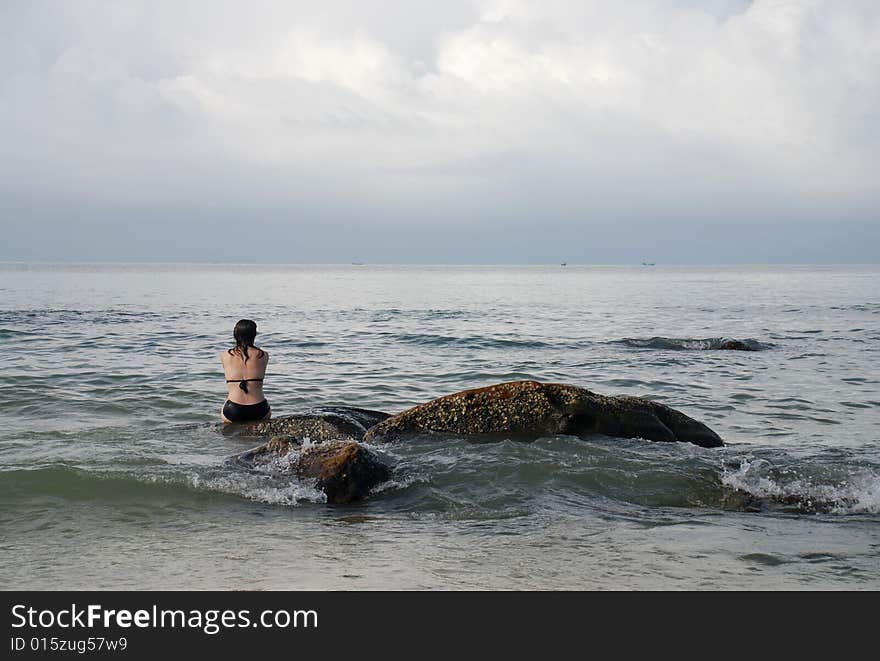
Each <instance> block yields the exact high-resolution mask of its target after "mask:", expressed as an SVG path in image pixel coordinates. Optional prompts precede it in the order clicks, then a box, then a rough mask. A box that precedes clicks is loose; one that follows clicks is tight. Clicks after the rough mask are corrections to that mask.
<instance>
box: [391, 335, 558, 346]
mask: <svg viewBox="0 0 880 661" xmlns="http://www.w3.org/2000/svg"><path fill="white" fill-rule="evenodd" d="M392 337H393V338H394V339H396V340H398V341H400V342H405V343H407V344H416V345H420V346H431V347H449V346H456V347H468V348H473V349H508V348H511V347H514V348H521V349H543V348H547V347H552V346H554V345H553V344H550V343H548V342H543V341H541V340H528V339H518V338H516V337H497V336H496V337H473V336H470V337H467V336H457V335H435V334H431V333H395V334H393V335H392Z"/></svg>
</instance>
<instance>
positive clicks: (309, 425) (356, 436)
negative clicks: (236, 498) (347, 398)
mask: <svg viewBox="0 0 880 661" xmlns="http://www.w3.org/2000/svg"><path fill="white" fill-rule="evenodd" d="M388 417H390V416H389V415H388V414H387V413H382V412H381V411H370V410H368V409H359V408H352V407H346V406H328V407H322V408H317V409H312V410H311V411H309V412H308V413H304V414H298V415H285V416H281V417H278V418H272V419H270V420H266V421H261V422H252V423H249V424H246V425H240V426H238V427H237V429H235V430H234V431H235V433H236V434H238V435H240V436H264V437H265V436H276V437H284V438H288V439H295V440H299V441H302V440H305V439H309V440H310V441H311V442H312V443H323V442H326V441H330V440H340V439H347V440H353V441H359V440H361V439H362V438H363V437H364V434H365V433H366V431H367V429H369V428H370V427H372V426H374V425H376V424H377V423H379V422H382V421H383V420H385V419H387V418H388Z"/></svg>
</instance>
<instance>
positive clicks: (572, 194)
mask: <svg viewBox="0 0 880 661" xmlns="http://www.w3.org/2000/svg"><path fill="white" fill-rule="evenodd" d="M438 4H442V5H443V6H442V7H439V6H438ZM0 12H2V15H0V22H2V24H3V25H5V26H6V27H5V29H4V32H3V34H2V41H0V62H2V64H0V67H2V68H0V139H2V141H3V143H4V145H5V148H4V150H3V152H2V154H0V176H2V180H3V181H4V183H3V184H0V186H2V188H0V195H2V196H3V197H2V198H0V201H3V202H4V203H5V208H6V209H7V212H6V216H8V215H9V213H11V211H10V210H11V209H14V210H15V213H16V214H19V215H21V214H25V215H27V214H28V213H30V214H31V215H32V216H33V218H35V219H36V218H37V217H38V216H39V213H37V211H36V209H37V208H39V207H40V205H44V203H45V201H46V200H48V199H52V200H68V201H69V204H70V205H75V206H77V205H78V206H79V207H81V208H82V209H83V213H86V215H88V211H89V210H92V212H93V213H94V214H96V215H100V213H101V209H104V210H106V209H109V208H114V209H117V208H124V207H125V206H126V205H128V206H130V207H133V208H134V207H137V208H141V209H142V208H145V207H151V208H154V207H161V208H162V209H164V210H165V211H164V212H165V213H171V214H174V213H177V214H179V215H180V216H181V217H184V216H187V214H189V216H188V217H190V218H194V215H193V213H191V212H192V211H193V210H194V209H201V210H203V211H204V210H205V209H216V208H224V209H227V210H228V209H238V210H240V211H241V212H242V213H244V212H245V211H250V212H254V211H255V210H256V211H259V212H260V213H264V214H265V215H266V217H270V216H271V217H273V218H277V219H279V222H282V221H284V220H285V219H286V220H288V221H291V220H295V221H297V222H309V221H310V219H311V220H314V222H326V221H328V220H331V221H337V222H346V223H349V222H352V221H353V220H356V219H359V220H358V222H362V223H364V224H366V225H369V224H370V223H377V224H388V223H390V224H392V225H393V224H398V225H412V224H419V223H421V224H425V225H428V224H432V223H434V224H436V223H453V224H454V223H456V222H460V223H461V222H471V223H475V222H479V223H482V224H485V225H510V224H515V223H525V222H530V221H534V219H536V218H548V219H552V220H553V221H554V222H561V223H565V222H577V223H590V222H597V223H600V222H605V221H609V220H616V219H620V220H626V221H632V222H646V221H650V220H651V219H658V222H659V221H662V220H664V219H666V220H669V219H678V220H681V219H686V218H688V217H692V218H699V219H700V221H701V222H703V221H707V220H709V221H711V220H713V219H716V220H717V222H719V223H723V222H726V221H729V220H730V219H731V218H733V217H737V216H739V217H742V216H749V217H761V218H766V219H768V220H773V219H777V218H785V219H798V218H802V217H805V218H811V219H813V220H815V219H817V218H822V219H825V220H836V219H839V218H843V219H851V220H859V221H864V220H865V219H867V218H871V217H873V216H874V214H875V213H876V208H877V202H878V197H880V196H878V192H880V191H878V188H880V183H878V178H877V177H876V172H877V171H878V170H880V168H878V165H880V163H878V154H880V149H878V147H880V144H878V135H880V128H878V124H877V117H878V110H880V76H878V75H877V74H878V72H880V46H878V44H880V5H878V4H877V3H876V2H874V1H873V0H853V1H852V2H846V3H841V2H836V1H834V0H801V1H799V2H791V1H790V0H755V1H754V2H751V3H749V2H744V1H739V0H726V1H725V0H715V1H707V2H699V1H698V0H687V1H685V0H678V1H673V0H644V1H636V2H627V3H616V2H598V1H582V2H563V1H560V0H546V1H543V2H540V3H538V2H524V1H521V0H497V1H486V2H473V3H472V2H453V3H412V2H395V3H388V2H382V3H370V2H340V1H336V2H329V3H320V6H318V3H304V2H303V3H269V2H252V3H243V2H174V3H171V2H134V3H124V4H120V3H115V2H103V1H101V2H99V1H91V2H77V3H54V2H45V3H39V2H13V3H5V4H4V8H3V9H2V10H0ZM44 206H45V205H44ZM62 206H63V205H62ZM46 208H47V209H48V206H47V207H46ZM52 208H53V209H55V211H57V205H56V206H53V207H52ZM28 210H30V211H28ZM46 213H49V211H48V210H44V215H45V214H46ZM53 213H54V211H53ZM107 215H108V218H109V216H111V215H113V214H107ZM353 216H356V219H355V218H353ZM113 217H114V218H115V220H113V222H122V221H120V220H119V219H118V215H114V216H113ZM0 222H2V219H0ZM35 222H36V221H35ZM108 222H110V220H108ZM191 222H197V221H196V220H192V221H191ZM198 222H202V221H198Z"/></svg>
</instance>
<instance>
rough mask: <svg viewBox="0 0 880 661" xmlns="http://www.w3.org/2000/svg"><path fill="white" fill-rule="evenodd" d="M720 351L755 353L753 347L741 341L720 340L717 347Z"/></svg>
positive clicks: (755, 349)
mask: <svg viewBox="0 0 880 661" xmlns="http://www.w3.org/2000/svg"><path fill="white" fill-rule="evenodd" d="M718 348H719V349H720V350H722V351H757V350H758V349H757V348H755V346H754V345H751V344H748V343H747V342H743V341H742V340H722V342H721V343H720V344H719V345H718Z"/></svg>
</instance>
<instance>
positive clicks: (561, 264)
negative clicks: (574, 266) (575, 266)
mask: <svg viewBox="0 0 880 661" xmlns="http://www.w3.org/2000/svg"><path fill="white" fill-rule="evenodd" d="M559 265H560V266H568V263H567V262H560V264H559Z"/></svg>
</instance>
